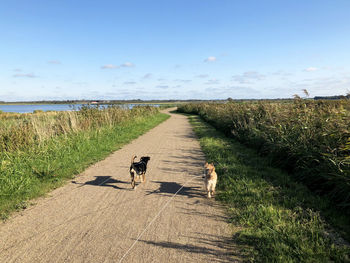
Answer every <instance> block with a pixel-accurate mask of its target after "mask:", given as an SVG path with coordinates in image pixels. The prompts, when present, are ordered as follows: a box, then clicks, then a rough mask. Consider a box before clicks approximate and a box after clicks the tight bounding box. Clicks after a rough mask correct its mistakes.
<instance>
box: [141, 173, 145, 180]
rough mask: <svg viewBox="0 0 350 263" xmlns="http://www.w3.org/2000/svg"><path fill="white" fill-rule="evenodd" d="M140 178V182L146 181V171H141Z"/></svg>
mask: <svg viewBox="0 0 350 263" xmlns="http://www.w3.org/2000/svg"><path fill="white" fill-rule="evenodd" d="M141 178H142V179H141V182H145V181H146V173H143V174H142V177H141Z"/></svg>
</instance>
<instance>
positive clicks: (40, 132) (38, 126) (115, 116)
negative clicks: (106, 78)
mask: <svg viewBox="0 0 350 263" xmlns="http://www.w3.org/2000/svg"><path fill="white" fill-rule="evenodd" d="M156 112H158V109H157V108H155V107H148V106H146V107H134V108H133V109H132V110H127V109H124V108H121V107H115V106H114V107H113V106H111V107H108V108H102V109H100V108H99V107H87V106H83V107H82V108H81V109H80V110H79V111H63V112H46V113H43V112H38V113H30V114H5V113H2V114H0V151H1V152H4V151H6V152H11V151H16V150H19V149H23V148H26V147H28V146H30V145H33V144H40V143H41V142H43V141H45V140H47V139H49V138H52V137H54V136H58V135H68V134H71V133H76V132H79V131H86V130H88V129H101V128H103V127H106V126H109V127H111V126H114V125H117V124H118V123H121V122H122V121H125V120H128V119H132V118H137V117H145V116H146V115H152V114H155V113H156Z"/></svg>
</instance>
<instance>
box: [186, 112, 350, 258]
mask: <svg viewBox="0 0 350 263" xmlns="http://www.w3.org/2000/svg"><path fill="white" fill-rule="evenodd" d="M189 119H190V122H191V124H192V125H193V128H194V131H195V133H196V134H197V136H198V137H199V140H200V144H201V147H202V150H203V151H204V153H205V155H206V158H207V160H208V161H209V162H214V163H215V164H216V171H217V173H218V175H219V180H218V186H217V188H218V189H217V190H218V193H217V196H216V199H217V200H220V201H221V202H223V203H225V204H226V206H227V207H228V213H229V216H230V223H231V224H233V225H234V226H239V227H241V230H239V231H238V232H237V234H236V235H235V236H234V242H236V243H237V244H239V245H241V248H242V250H244V251H245V253H246V254H247V260H248V261H252V262H349V261H350V259H349V257H350V250H349V247H348V246H346V242H345V241H344V240H343V239H342V238H341V237H340V236H338V235H337V234H336V233H335V232H334V231H332V230H331V228H330V226H329V224H328V223H327V222H326V221H325V220H324V217H323V216H321V214H322V213H328V216H330V215H334V216H336V217H338V218H337V220H336V221H334V223H336V224H338V227H341V226H344V228H346V227H348V225H349V224H348V223H349V219H348V218H346V217H344V216H342V215H340V214H337V213H336V211H329V210H328V211H326V210H327V209H328V208H327V204H328V202H327V200H326V199H325V198H322V197H320V196H318V195H316V194H314V193H312V192H310V191H309V190H308V189H307V188H306V187H305V186H304V185H302V184H301V183H297V182H295V181H294V180H293V178H291V177H290V176H289V175H288V174H287V173H286V172H283V171H281V170H280V169H276V168H272V167H271V166H270V165H269V162H268V160H267V159H265V158H262V157H260V156H259V155H258V154H257V153H256V151H254V150H252V149H248V148H246V147H245V146H243V145H241V144H239V143H238V142H236V141H234V140H233V139H231V138H228V137H226V136H225V135H224V134H223V133H221V132H219V131H217V130H215V128H213V127H212V126H210V125H209V124H207V123H205V122H203V121H202V120H201V119H200V118H199V117H198V116H189Z"/></svg>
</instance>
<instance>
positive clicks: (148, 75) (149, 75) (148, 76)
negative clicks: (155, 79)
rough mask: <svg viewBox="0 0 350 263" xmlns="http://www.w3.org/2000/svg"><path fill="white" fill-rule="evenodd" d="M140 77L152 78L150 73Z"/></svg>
mask: <svg viewBox="0 0 350 263" xmlns="http://www.w3.org/2000/svg"><path fill="white" fill-rule="evenodd" d="M142 78H143V79H150V78H152V74H151V73H147V74H145V75H144V76H143V77H142Z"/></svg>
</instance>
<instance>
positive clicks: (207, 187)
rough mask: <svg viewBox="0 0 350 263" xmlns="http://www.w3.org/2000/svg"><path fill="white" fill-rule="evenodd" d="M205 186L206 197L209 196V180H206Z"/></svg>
mask: <svg viewBox="0 0 350 263" xmlns="http://www.w3.org/2000/svg"><path fill="white" fill-rule="evenodd" d="M205 188H206V189H207V197H208V198H211V195H210V184H209V182H206V184H205Z"/></svg>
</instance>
